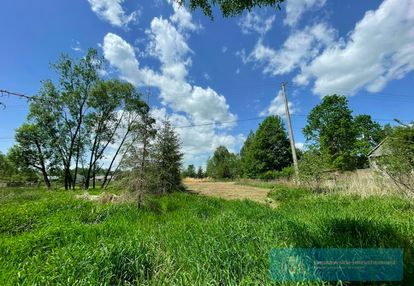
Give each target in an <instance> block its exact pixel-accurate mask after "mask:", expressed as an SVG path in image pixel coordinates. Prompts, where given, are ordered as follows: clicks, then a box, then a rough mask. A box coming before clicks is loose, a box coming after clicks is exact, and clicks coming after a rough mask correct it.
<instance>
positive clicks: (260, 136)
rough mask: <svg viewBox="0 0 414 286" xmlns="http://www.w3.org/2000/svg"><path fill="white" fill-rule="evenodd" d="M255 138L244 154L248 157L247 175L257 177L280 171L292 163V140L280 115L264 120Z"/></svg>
mask: <svg viewBox="0 0 414 286" xmlns="http://www.w3.org/2000/svg"><path fill="white" fill-rule="evenodd" d="M253 138H254V139H252V142H248V144H251V146H249V147H248V148H247V150H248V151H247V154H246V155H244V156H243V157H245V158H246V159H247V165H246V166H245V167H246V169H247V173H246V175H247V177H250V178H257V177H258V176H259V175H260V174H264V173H266V172H269V171H280V170H282V169H283V168H285V167H287V166H289V165H291V164H292V153H291V149H290V142H289V139H288V136H287V133H286V129H285V128H284V126H283V122H282V119H281V118H280V117H279V116H269V117H267V118H266V119H265V120H263V122H262V123H261V124H260V125H259V128H258V129H257V131H256V134H255V135H254V137H253ZM246 159H245V160H246Z"/></svg>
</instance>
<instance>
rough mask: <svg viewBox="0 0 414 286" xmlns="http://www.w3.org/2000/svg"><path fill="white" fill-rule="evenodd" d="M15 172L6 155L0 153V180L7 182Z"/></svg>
mask: <svg viewBox="0 0 414 286" xmlns="http://www.w3.org/2000/svg"><path fill="white" fill-rule="evenodd" d="M15 172H16V170H15V168H14V167H13V165H12V163H11V162H10V160H9V158H7V156H6V155H4V154H3V153H1V152H0V180H7V179H9V178H11V177H12V176H13V175H14V174H15Z"/></svg>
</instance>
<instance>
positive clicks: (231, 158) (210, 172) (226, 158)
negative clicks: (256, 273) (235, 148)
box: [207, 146, 239, 179]
mask: <svg viewBox="0 0 414 286" xmlns="http://www.w3.org/2000/svg"><path fill="white" fill-rule="evenodd" d="M238 162H239V158H238V157H237V156H236V155H235V154H233V153H230V152H229V150H227V148H226V147H224V146H219V147H217V149H216V151H214V154H213V157H211V158H209V159H208V161H207V176H209V177H212V178H214V179H234V178H236V177H237V176H238V174H239V166H238V165H239V164H238Z"/></svg>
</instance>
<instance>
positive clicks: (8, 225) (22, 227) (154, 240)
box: [0, 189, 414, 286]
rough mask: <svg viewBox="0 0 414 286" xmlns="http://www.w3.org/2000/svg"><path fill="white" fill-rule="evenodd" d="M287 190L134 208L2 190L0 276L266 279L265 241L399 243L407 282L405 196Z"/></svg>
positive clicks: (410, 262)
mask: <svg viewBox="0 0 414 286" xmlns="http://www.w3.org/2000/svg"><path fill="white" fill-rule="evenodd" d="M288 192H289V190H287V189H284V190H283V191H279V194H278V195H277V196H278V198H279V199H281V200H282V203H281V204H280V205H279V206H278V207H277V208H276V209H271V208H269V207H267V206H265V205H260V204H257V203H254V202H249V201H224V200H220V199H214V198H207V197H199V196H194V195H191V194H186V193H174V194H170V195H167V196H160V197H158V196H155V197H150V198H148V199H151V200H152V202H151V203H149V204H150V205H151V206H149V205H147V207H143V208H141V209H137V208H135V206H134V204H133V203H126V204H99V203H95V202H87V201H82V200H76V199H75V198H74V197H73V193H68V192H61V191H56V192H45V191H44V190H33V189H3V190H0V230H1V232H0V269H1V270H0V284H1V285H4V286H7V285H21V284H24V285H50V284H53V285H129V284H132V285H217V284H221V285H272V281H270V277H269V261H268V259H269V258H268V257H269V251H270V249H271V248H278V247H279V248H284V247H298V248H300V247H303V248H309V247H312V248H353V247H354V248H361V247H363V248H403V249H404V262H405V268H404V281H403V282H401V283H403V284H404V285H413V283H414V247H413V244H412V241H413V240H414V205H413V203H410V202H409V201H407V200H403V199H399V198H393V197H387V198H385V197H371V198H365V199H364V198H359V197H345V196H338V195H318V194H306V193H303V196H299V195H297V193H298V191H293V193H294V194H295V195H293V196H292V195H291V194H292V193H288ZM281 194H283V195H281ZM289 197H292V198H291V199H290V198H289ZM144 204H146V202H144ZM201 270H202V271H201ZM307 285H326V283H323V282H309V283H308V284H307Z"/></svg>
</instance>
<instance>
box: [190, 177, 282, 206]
mask: <svg viewBox="0 0 414 286" xmlns="http://www.w3.org/2000/svg"><path fill="white" fill-rule="evenodd" d="M184 184H185V186H186V187H187V188H188V190H189V191H190V192H192V193H196V194H198V195H202V196H211V197H218V198H223V199H226V200H245V199H247V200H252V201H255V202H258V203H262V204H268V205H270V206H272V207H276V203H275V201H273V200H271V199H269V198H268V197H267V194H268V193H269V191H270V190H269V189H262V188H255V187H250V186H240V185H236V184H235V183H234V182H206V181H196V180H184Z"/></svg>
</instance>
